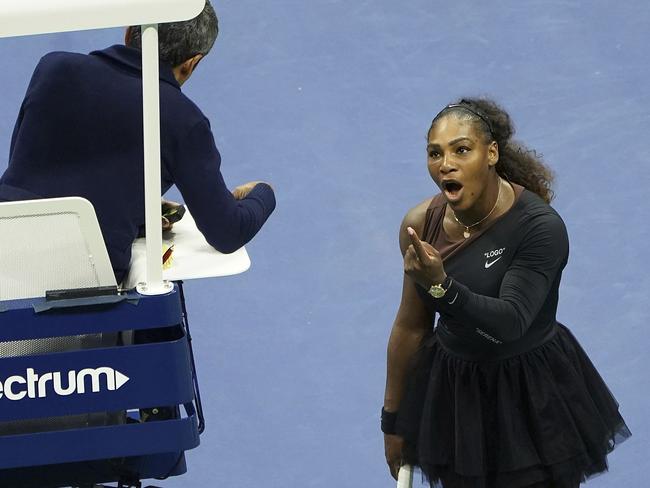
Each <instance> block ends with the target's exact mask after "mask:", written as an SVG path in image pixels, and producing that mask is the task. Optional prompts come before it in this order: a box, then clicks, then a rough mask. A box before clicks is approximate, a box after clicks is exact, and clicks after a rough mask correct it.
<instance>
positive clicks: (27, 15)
mask: <svg viewBox="0 0 650 488" xmlns="http://www.w3.org/2000/svg"><path fill="white" fill-rule="evenodd" d="M203 7H205V0H22V1H19V0H0V37H12V36H24V35H30V34H46V33H51V32H67V31H77V30H87V29H102V28H108V27H124V26H128V25H143V24H161V23H164V22H175V21H181V20H189V19H192V18H194V17H196V16H197V15H199V14H200V13H201V11H202V10H203Z"/></svg>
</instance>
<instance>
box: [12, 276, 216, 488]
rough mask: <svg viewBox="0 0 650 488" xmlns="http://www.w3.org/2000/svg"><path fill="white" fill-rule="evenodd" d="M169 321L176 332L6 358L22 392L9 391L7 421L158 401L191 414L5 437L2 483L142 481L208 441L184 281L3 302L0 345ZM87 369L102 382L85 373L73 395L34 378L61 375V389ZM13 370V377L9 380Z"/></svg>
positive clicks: (177, 466)
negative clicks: (166, 289) (157, 291)
mask: <svg viewBox="0 0 650 488" xmlns="http://www.w3.org/2000/svg"><path fill="white" fill-rule="evenodd" d="M161 328H173V329H172V330H174V331H175V335H174V338H173V339H167V340H156V342H144V343H135V344H128V345H119V346H114V347H105V348H97V349H81V350H74V351H69V352H58V353H49V354H39V355H34V356H23V357H5V358H0V382H2V383H3V386H5V387H6V386H8V388H9V390H11V391H10V392H9V393H10V396H12V397H13V398H14V399H9V398H7V395H6V394H7V391H6V390H7V388H4V390H3V393H4V394H3V395H2V396H0V421H1V422H6V421H20V420H26V419H38V418H44V417H48V418H51V417H57V416H68V415H75V414H83V413H92V412H124V411H137V410H138V409H143V408H151V407H159V406H173V407H179V412H180V407H183V409H184V411H185V415H184V416H181V415H178V418H172V419H169V420H161V421H155V422H139V421H137V420H132V421H131V422H127V423H124V424H119V425H109V426H101V427H86V428H74V429H69V430H58V431H51V432H36V433H27V434H20V435H6V436H0V453H2V454H1V455H0V486H11V487H16V488H23V487H24V488H32V487H33V488H36V487H39V488H42V487H45V486H47V487H50V486H51V487H61V486H69V485H82V484H87V483H107V482H118V483H119V485H118V486H135V487H139V486H141V483H140V480H143V479H149V478H159V479H160V478H165V477H168V476H176V475H179V474H182V473H184V472H185V471H186V466H185V459H184V452H185V451H186V450H189V449H193V448H195V447H196V446H198V445H199V435H200V433H201V432H202V431H203V429H204V420H203V414H202V408H201V399H200V393H199V389H198V382H197V378H196V369H195V366H194V357H193V353H192V347H191V336H190V332H189V324H188V321H187V312H186V309H185V299H184V296H183V289H182V283H181V282H178V283H175V285H174V289H173V291H172V292H171V293H168V294H165V295H156V296H144V295H140V294H138V293H136V292H134V291H132V292H129V293H127V294H123V295H120V296H117V297H115V296H109V297H92V298H82V299H76V300H63V301H53V302H47V301H46V300H45V299H44V298H35V299H27V300H15V301H9V302H0V341H1V342H5V341H17V340H29V339H41V338H46V337H63V336H74V335H80V334H94V333H111V332H121V331H125V330H133V331H146V330H152V329H161ZM168 330H169V329H168ZM86 368H90V369H92V370H94V371H95V376H96V377H97V378H96V382H97V384H93V382H94V381H95V379H93V377H92V376H93V375H92V374H90V375H85V376H81V377H79V376H78V375H77V381H76V383H77V384H76V386H77V389H76V392H75V393H72V394H66V395H65V396H64V395H61V394H57V392H56V391H54V389H53V384H52V381H50V382H49V383H48V381H47V380H45V381H43V382H42V386H41V382H38V381H36V380H35V379H34V375H35V374H36V375H39V377H40V378H43V377H44V376H43V375H45V377H47V373H51V372H60V373H61V377H62V378H63V379H62V380H61V381H60V382H59V386H61V384H63V383H65V384H66V385H67V387H69V386H70V384H69V383H68V376H67V373H68V372H70V371H75V372H76V373H77V374H78V372H79V371H81V370H83V369H86ZM98 368H108V369H101V370H100V369H98ZM29 370H32V373H31V375H32V380H31V386H30V380H29V378H30V376H29V373H28V371H29ZM111 370H114V371H118V372H119V373H121V375H124V376H125V377H127V378H128V381H126V382H125V383H124V384H123V385H119V381H118V382H117V383H116V381H117V378H118V376H117V373H116V376H115V377H112V376H111V373H110V371H111ZM97 371H101V372H102V373H97ZM73 374H74V373H73ZM109 376H111V379H109ZM10 377H14V380H13V381H11V382H10V384H9V385H8V384H7V379H8V378H10ZM16 377H20V378H23V380H26V382H23V381H21V380H20V379H18V380H16ZM119 378H122V381H124V378H123V377H122V376H119ZM111 381H113V389H112V390H110V389H109V385H110V384H111ZM80 383H83V384H84V393H80V392H79V384H80ZM93 387H96V388H95V389H96V390H99V391H93ZM116 387H117V388H116ZM23 393H24V395H23ZM40 394H43V396H42V397H40V396H39V395H40ZM17 397H22V398H20V399H16V398H17Z"/></svg>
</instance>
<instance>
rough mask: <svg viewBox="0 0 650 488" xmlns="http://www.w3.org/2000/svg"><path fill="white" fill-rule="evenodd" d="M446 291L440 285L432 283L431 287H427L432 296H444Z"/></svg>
mask: <svg viewBox="0 0 650 488" xmlns="http://www.w3.org/2000/svg"><path fill="white" fill-rule="evenodd" d="M446 292H447V290H445V289H444V288H443V287H442V286H440V285H433V286H432V287H431V288H429V295H431V296H432V297H433V298H442V297H443V296H445V293H446Z"/></svg>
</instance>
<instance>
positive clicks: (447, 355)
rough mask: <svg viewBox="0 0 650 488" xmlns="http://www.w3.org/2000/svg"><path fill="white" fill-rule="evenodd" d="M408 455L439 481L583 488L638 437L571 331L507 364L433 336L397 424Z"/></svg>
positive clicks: (562, 330) (560, 331)
mask: <svg viewBox="0 0 650 488" xmlns="http://www.w3.org/2000/svg"><path fill="white" fill-rule="evenodd" d="M397 429H398V433H399V434H400V435H402V436H403V437H404V438H405V441H406V444H407V447H406V453H405V461H406V462H408V463H409V464H412V465H416V466H419V467H420V468H421V470H422V473H423V475H424V476H425V477H426V478H427V479H428V481H429V482H430V484H431V486H435V487H439V486H444V487H445V488H522V487H529V486H534V487H540V488H542V487H547V486H553V487H567V488H569V487H574V486H577V484H578V483H579V482H581V481H584V480H585V479H587V478H588V477H590V476H592V475H594V474H596V473H600V472H603V471H605V470H606V469H607V459H606V457H607V454H608V453H609V452H610V451H611V450H612V449H613V448H614V446H615V445H616V444H618V443H619V442H622V441H623V440H625V439H626V438H627V437H629V436H630V431H629V430H628V428H627V426H626V425H625V422H624V420H623V418H622V417H621V415H620V414H619V412H618V404H617V402H616V400H615V399H614V397H613V396H612V394H611V392H610V391H609V389H608V388H607V386H606V385H605V383H604V381H603V380H602V378H601V377H600V375H599V374H598V372H597V371H596V369H595V368H594V366H593V364H592V363H591V361H590V360H589V358H588V357H587V355H586V354H585V352H584V351H583V349H582V348H581V347H580V345H579V344H578V342H577V340H576V339H575V337H573V335H572V334H571V332H570V331H569V330H568V329H567V328H566V327H564V326H562V325H561V324H558V325H557V330H556V333H555V334H554V335H553V336H552V338H551V339H549V340H548V341H547V342H545V343H544V344H542V345H541V346H538V347H536V348H534V349H532V350H530V351H528V352H525V353H523V354H520V355H517V356H514V357H510V358H508V359H503V360H499V361H470V360H467V359H461V358H460V357H458V356H455V355H454V354H453V352H451V351H448V350H446V349H445V348H444V347H443V345H442V344H441V342H440V341H439V338H438V337H437V335H436V333H435V332H434V333H433V334H432V335H431V336H430V337H427V339H426V340H425V341H424V343H423V346H422V348H421V350H420V353H419V356H418V358H417V361H416V366H415V368H414V373H413V375H412V376H411V381H410V382H409V386H408V388H407V392H406V395H405V397H404V399H403V400H402V404H401V406H400V411H399V415H398V421H397Z"/></svg>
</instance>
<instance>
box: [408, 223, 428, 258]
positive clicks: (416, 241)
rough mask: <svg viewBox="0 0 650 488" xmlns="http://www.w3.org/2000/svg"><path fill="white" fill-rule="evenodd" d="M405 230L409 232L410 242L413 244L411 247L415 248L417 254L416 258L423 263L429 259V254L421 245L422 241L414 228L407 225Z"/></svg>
mask: <svg viewBox="0 0 650 488" xmlns="http://www.w3.org/2000/svg"><path fill="white" fill-rule="evenodd" d="M406 230H407V232H408V233H409V237H410V238H411V243H412V244H413V249H415V254H417V256H418V259H419V260H420V261H422V262H423V263H425V262H427V261H430V260H431V255H430V254H429V253H428V252H427V250H426V249H425V248H424V246H423V245H422V241H421V240H420V238H419V237H418V234H417V232H415V229H413V228H412V227H408V228H407V229H406Z"/></svg>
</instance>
